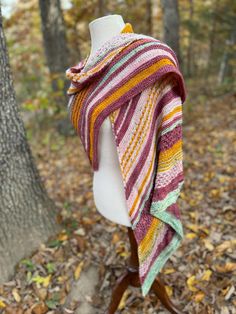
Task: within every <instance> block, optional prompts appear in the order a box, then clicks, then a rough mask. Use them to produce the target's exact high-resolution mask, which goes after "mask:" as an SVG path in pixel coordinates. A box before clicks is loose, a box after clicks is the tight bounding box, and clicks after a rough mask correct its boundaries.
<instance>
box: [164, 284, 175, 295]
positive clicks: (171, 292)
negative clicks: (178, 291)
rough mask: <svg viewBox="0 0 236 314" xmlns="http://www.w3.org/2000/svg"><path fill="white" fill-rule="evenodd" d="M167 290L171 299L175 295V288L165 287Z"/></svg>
mask: <svg viewBox="0 0 236 314" xmlns="http://www.w3.org/2000/svg"><path fill="white" fill-rule="evenodd" d="M165 288H166V292H167V294H168V296H169V297H171V296H172V294H173V288H172V287H170V286H165Z"/></svg>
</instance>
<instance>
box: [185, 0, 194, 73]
mask: <svg viewBox="0 0 236 314" xmlns="http://www.w3.org/2000/svg"><path fill="white" fill-rule="evenodd" d="M189 5H190V9H189V19H190V21H193V15H194V2H193V0H189ZM193 54H194V51H193V38H192V35H191V33H190V32H189V43H188V51H187V76H188V77H192V75H193V69H192V62H193V56H194V55H193Z"/></svg>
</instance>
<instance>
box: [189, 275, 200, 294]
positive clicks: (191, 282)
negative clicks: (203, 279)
mask: <svg viewBox="0 0 236 314" xmlns="http://www.w3.org/2000/svg"><path fill="white" fill-rule="evenodd" d="M196 283H197V280H196V277H195V276H191V277H189V278H188V280H187V285H188V288H189V290H190V291H194V292H195V291H198V289H197V288H196V287H194V285H195V284H196Z"/></svg>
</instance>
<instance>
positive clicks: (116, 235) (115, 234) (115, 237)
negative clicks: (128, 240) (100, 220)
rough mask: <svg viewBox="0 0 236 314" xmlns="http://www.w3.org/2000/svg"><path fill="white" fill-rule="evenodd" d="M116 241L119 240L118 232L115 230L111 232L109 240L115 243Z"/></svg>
mask: <svg viewBox="0 0 236 314" xmlns="http://www.w3.org/2000/svg"><path fill="white" fill-rule="evenodd" d="M118 241H120V236H119V234H118V233H117V232H115V233H114V234H113V236H112V241H111V242H112V243H113V244H114V243H117V242H118Z"/></svg>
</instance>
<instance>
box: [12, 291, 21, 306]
mask: <svg viewBox="0 0 236 314" xmlns="http://www.w3.org/2000/svg"><path fill="white" fill-rule="evenodd" d="M12 295H13V297H14V299H15V300H16V302H18V303H19V302H20V301H21V297H20V295H19V293H18V291H17V289H16V288H14V289H13V290H12Z"/></svg>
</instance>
